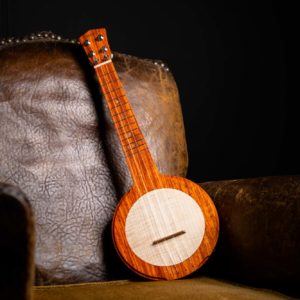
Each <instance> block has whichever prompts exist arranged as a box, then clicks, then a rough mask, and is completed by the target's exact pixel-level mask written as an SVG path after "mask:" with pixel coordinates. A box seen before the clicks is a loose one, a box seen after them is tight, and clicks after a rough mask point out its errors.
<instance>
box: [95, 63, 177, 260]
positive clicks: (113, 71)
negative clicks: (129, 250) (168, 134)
mask: <svg viewBox="0 0 300 300" xmlns="http://www.w3.org/2000/svg"><path fill="white" fill-rule="evenodd" d="M109 65H112V64H107V65H106V66H105V68H104V66H102V67H103V69H106V72H107V73H106V74H105V75H108V77H109V78H110V79H112V80H111V81H112V82H113V81H115V82H117V83H119V84H118V86H119V87H121V90H123V87H122V84H121V82H119V81H120V80H119V78H118V77H117V74H116V71H115V70H114V67H113V65H112V68H111V69H110V67H109ZM102 67H101V69H102ZM99 69H100V68H99ZM108 71H109V72H108ZM111 71H112V73H111ZM113 74H114V75H115V76H116V79H115V78H112V76H111V75H113ZM105 75H104V73H103V72H102V76H105ZM104 81H105V79H104ZM109 84H110V83H108V84H107V90H108V93H109V94H110V96H111V99H110V100H109V101H110V104H111V106H112V107H113V109H115V110H116V106H115V103H114V100H113V99H114V97H112V92H113V93H115V96H116V97H115V98H116V99H118V100H119V97H118V95H117V93H116V91H115V89H114V88H113V89H112V91H111V90H110V88H109ZM104 89H105V88H103V90H104ZM107 100H108V99H107ZM126 100H127V103H126V104H127V105H128V106H129V107H130V108H129V110H130V111H131V113H132V114H133V118H134V120H135V125H136V128H135V129H134V130H138V133H139V134H140V135H141V136H142V137H143V135H142V132H141V130H140V128H139V126H138V123H137V121H136V118H135V115H134V113H133V110H132V108H131V105H130V103H129V101H128V99H126ZM119 101H120V100H119ZM108 105H109V103H108ZM119 106H121V107H120V110H121V113H122V114H123V113H124V112H126V111H127V110H125V111H124V106H123V104H120V105H119ZM111 112H112V111H111ZM112 115H113V114H112ZM114 115H115V117H116V119H118V121H119V122H120V121H121V124H122V121H123V120H125V122H126V119H127V117H125V118H123V119H120V113H116V114H114ZM125 116H126V115H125ZM134 130H132V128H131V126H129V131H130V133H131V135H130V136H128V134H127V132H126V133H125V139H126V140H129V139H130V137H133V140H134V141H135V144H136V145H135V146H136V149H137V151H136V152H135V153H134V151H132V150H133V149H132V148H131V145H130V144H128V147H129V150H130V151H131V152H132V156H133V157H132V158H133V161H134V163H135V167H136V168H137V169H138V170H139V171H140V168H139V164H138V163H137V161H136V156H135V154H138V155H139V154H140V152H139V146H138V143H137V141H136V136H135V134H134ZM118 135H119V138H120V139H121V137H120V133H119V132H118ZM143 139H144V137H143ZM144 142H145V145H146V149H147V148H148V147H147V144H146V141H144ZM122 146H123V145H122ZM123 150H124V152H126V151H128V150H126V148H125V146H123ZM147 150H148V149H147ZM126 153H127V155H128V152H126ZM149 154H150V153H149V152H148V155H149ZM125 156H126V155H125ZM139 158H140V160H141V161H142V162H143V160H142V159H141V157H139ZM151 159H152V158H151ZM128 163H130V162H129V161H128ZM144 170H145V166H144ZM143 173H144V172H141V174H143ZM150 180H151V181H152V185H153V186H155V184H154V182H153V178H152V176H150ZM141 183H142V184H143V186H144V188H145V190H147V188H146V184H145V182H144V179H143V176H142V179H141ZM137 188H138V190H139V187H138V186H137ZM139 191H140V190H139ZM156 197H157V196H156ZM151 202H152V201H150V203H149V207H150V210H151V213H152V218H153V220H154V221H156V218H155V216H156V214H155V213H154V212H153V206H152V203H151ZM158 205H159V208H160V211H161V215H162V219H163V222H164V224H165V225H166V221H165V218H164V214H163V213H162V209H161V206H160V204H159V201H158ZM150 227H151V226H150ZM158 229H159V226H158ZM151 231H152V233H153V230H151ZM159 232H160V234H161V230H159ZM168 248H169V247H168ZM168 250H169V251H168V254H169V256H170V258H171V261H172V262H173V256H172V255H171V253H172V252H171V251H170V249H168ZM161 257H162V258H163V260H165V259H164V255H162V256H161Z"/></svg>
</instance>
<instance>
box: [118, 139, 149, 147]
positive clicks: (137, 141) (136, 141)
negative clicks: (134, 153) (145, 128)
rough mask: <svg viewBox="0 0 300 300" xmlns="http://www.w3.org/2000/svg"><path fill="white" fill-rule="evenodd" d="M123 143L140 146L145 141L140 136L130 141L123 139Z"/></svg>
mask: <svg viewBox="0 0 300 300" xmlns="http://www.w3.org/2000/svg"><path fill="white" fill-rule="evenodd" d="M123 143H124V145H125V146H130V145H133V144H134V145H135V146H140V145H142V144H145V141H144V139H143V138H141V139H139V140H133V141H131V142H129V141H128V140H125V141H124V140H123Z"/></svg>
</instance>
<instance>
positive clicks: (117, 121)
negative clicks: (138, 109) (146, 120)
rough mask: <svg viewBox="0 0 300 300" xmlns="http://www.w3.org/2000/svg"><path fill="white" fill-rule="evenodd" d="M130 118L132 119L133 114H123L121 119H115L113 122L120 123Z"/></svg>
mask: <svg viewBox="0 0 300 300" xmlns="http://www.w3.org/2000/svg"><path fill="white" fill-rule="evenodd" d="M131 118H133V119H134V115H131V116H125V117H124V118H123V119H118V120H115V121H114V123H115V124H122V122H123V121H124V120H129V119H131Z"/></svg>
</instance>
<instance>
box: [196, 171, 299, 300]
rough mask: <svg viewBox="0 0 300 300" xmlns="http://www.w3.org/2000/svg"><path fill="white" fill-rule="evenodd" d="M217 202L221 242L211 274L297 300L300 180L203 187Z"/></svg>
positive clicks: (245, 181) (248, 181)
mask: <svg viewBox="0 0 300 300" xmlns="http://www.w3.org/2000/svg"><path fill="white" fill-rule="evenodd" d="M201 186H202V187H203V188H204V189H205V190H206V191H207V192H208V194H209V195H210V196H211V197H212V199H213V200H214V202H215V205H216V208H217V210H218V213H219V217H220V237H219V241H218V244H217V247H216V251H215V253H214V255H213V257H212V258H211V260H210V261H209V263H208V266H207V267H208V269H207V271H210V272H211V273H212V275H216V276H221V277H224V278H231V279H233V280H237V281H240V282H242V283H245V284H251V285H255V286H257V287H263V288H274V289H277V290H280V291H281V292H284V293H289V294H291V295H292V296H297V297H299V296H300V294H299V285H300V256H299V253H300V234H299V233H300V176H272V177H260V178H250V179H238V180H224V181H215V182H206V183H201Z"/></svg>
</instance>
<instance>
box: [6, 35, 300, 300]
mask: <svg viewBox="0 0 300 300" xmlns="http://www.w3.org/2000/svg"><path fill="white" fill-rule="evenodd" d="M2 44H4V45H3V46H2V47H1V48H0V60H1V65H0V86H1V90H0V136H1V138H0V182H2V183H3V184H4V185H1V186H0V214H1V218H0V232H1V258H0V259H1V262H2V263H1V265H2V264H3V266H4V267H2V268H1V283H0V284H1V285H0V296H1V297H0V298H1V299H2V298H4V299H6V298H8V297H9V298H10V299H30V298H31V297H33V298H34V299H37V300H38V299H122V298H123V299H140V298H145V299H148V298H151V299H152V298H153V297H154V298H155V297H160V296H163V297H164V298H165V299H182V298H183V297H188V298H191V299H202V298H203V299H222V297H228V298H231V299H254V298H257V297H260V299H285V298H286V297H285V296H284V295H283V294H279V293H277V292H275V291H274V290H279V291H281V292H283V293H285V294H289V295H296V296H297V295H299V293H298V294H297V288H296V287H297V286H298V285H299V278H300V271H299V270H300V268H299V266H300V260H299V256H298V253H299V250H300V238H299V231H300V221H299V220H300V218H299V217H300V209H299V207H300V205H299V195H300V194H299V188H300V177H297V176H285V177H266V178H255V179H244V180H227V181H218V182H206V183H202V184H201V185H202V187H204V188H205V189H206V190H207V191H208V193H209V194H210V195H211V197H212V198H213V200H214V201H215V203H216V206H217V209H218V212H219V215H220V221H221V232H220V240H219V242H218V245H217V248H216V251H215V253H214V254H213V255H212V257H211V259H210V260H209V262H208V263H207V265H205V266H204V267H203V268H202V269H200V270H199V271H198V272H196V273H195V274H193V275H192V276H190V277H189V278H188V279H182V280H177V281H171V282H147V281H145V280H141V279H140V278H138V277H137V276H136V275H134V274H132V273H131V271H129V270H127V269H126V268H125V267H124V266H123V264H122V262H121V261H120V260H119V258H118V256H117V255H116V253H115V251H114V248H113V246H112V242H111V238H110V221H111V218H112V214H113V211H114V208H115V206H116V204H117V201H118V199H119V198H120V196H121V195H122V194H124V192H126V191H127V190H128V188H129V187H130V185H131V179H130V176H129V173H128V170H127V168H126V164H125V161H124V158H123V155H122V152H121V149H120V146H119V143H118V140H117V137H116V135H115V132H114V128H113V125H112V122H111V119H110V117H109V113H108V111H107V108H106V107H105V105H103V101H102V100H101V93H100V91H99V88H98V86H97V83H96V81H95V78H94V75H93V72H92V71H91V69H90V67H89V65H88V63H87V60H86V58H85V57H83V55H84V54H83V53H82V50H81V49H80V47H79V46H78V45H77V44H76V42H75V41H72V40H66V39H61V38H60V37H58V36H57V35H54V34H52V33H48V32H44V33H39V34H36V35H30V36H28V37H25V38H24V39H21V40H17V39H12V40H11V41H8V40H7V41H5V42H3V43H2ZM114 57H115V58H114V60H115V65H116V68H117V71H118V73H119V75H120V78H121V80H122V81H123V83H124V86H125V89H126V92H127V94H128V96H129V99H130V101H131V104H132V106H133V109H134V111H135V113H136V115H137V119H138V121H139V124H140V126H141V129H142V131H143V133H144V135H145V138H146V140H147V142H148V144H149V147H150V149H151V152H152V154H153V157H154V159H155V161H156V163H157V165H158V167H159V169H160V171H161V172H162V173H166V174H173V175H180V176H185V174H186V170H187V149H186V141H185V135H184V127H183V120H182V114H181V108H180V103H179V97H178V91H177V87H176V83H175V81H174V78H173V77H172V74H171V73H170V71H169V70H168V69H167V67H165V65H164V64H162V63H161V62H158V61H151V60H147V59H140V58H136V57H132V56H128V55H124V54H118V53H115V56H114ZM25 195H26V196H25ZM25 199H28V201H27V200H25ZM32 214H33V215H34V217H32ZM34 227H35V229H34ZM34 237H35V243H33V240H34ZM33 244H34V245H33ZM33 257H34V258H33ZM34 270H35V271H34ZM34 274H35V275H34ZM228 280H230V282H229V281H228ZM241 284H242V285H241ZM33 285H34V287H33ZM250 286H252V287H250ZM253 287H256V289H253ZM259 288H268V289H269V290H262V289H259Z"/></svg>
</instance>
